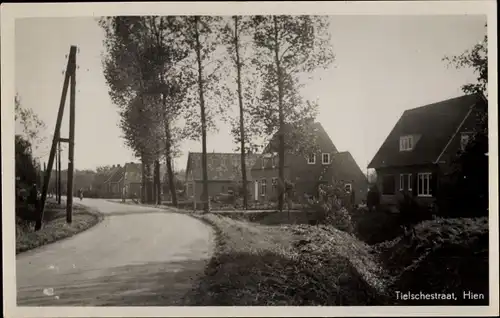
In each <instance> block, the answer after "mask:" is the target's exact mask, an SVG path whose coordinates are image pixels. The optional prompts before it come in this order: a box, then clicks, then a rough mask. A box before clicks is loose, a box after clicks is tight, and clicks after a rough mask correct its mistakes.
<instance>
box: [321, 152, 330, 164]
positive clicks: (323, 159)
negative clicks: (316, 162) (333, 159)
mask: <svg viewBox="0 0 500 318" xmlns="http://www.w3.org/2000/svg"><path fill="white" fill-rule="evenodd" d="M321 162H322V163H323V164H324V165H328V164H330V154H329V153H324V154H322V155H321Z"/></svg>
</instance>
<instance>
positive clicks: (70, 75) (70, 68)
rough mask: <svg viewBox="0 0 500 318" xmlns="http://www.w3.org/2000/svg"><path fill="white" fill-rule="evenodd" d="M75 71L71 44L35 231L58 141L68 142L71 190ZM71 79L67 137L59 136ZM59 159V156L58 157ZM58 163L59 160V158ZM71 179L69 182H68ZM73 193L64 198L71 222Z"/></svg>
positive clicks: (39, 218) (69, 188)
mask: <svg viewBox="0 0 500 318" xmlns="http://www.w3.org/2000/svg"><path fill="white" fill-rule="evenodd" d="M75 73H76V46H71V48H70V51H69V56H68V64H67V65H66V72H65V77H64V83H63V89H62V94H61V101H60V103H59V111H58V113H57V120H56V127H55V131H54V137H53V139H52V147H51V148H50V155H49V162H48V164H47V170H46V172H45V177H44V180H43V188H42V197H41V202H40V203H41V204H40V213H39V215H38V219H37V221H36V225H35V231H38V230H40V229H41V228H42V222H43V214H44V210H45V202H46V199H47V191H48V187H49V180H50V174H51V172H52V167H53V165H54V159H55V156H56V148H57V145H58V143H60V142H68V143H69V144H70V152H69V156H68V157H69V158H68V159H69V163H68V183H71V186H70V185H68V190H71V191H72V188H73V184H72V181H73V180H72V178H73V154H74V137H75V112H74V108H75V86H76V85H75V83H76V81H75ZM70 79H71V91H70V94H71V99H70V104H71V105H70V127H69V132H70V133H69V134H70V136H69V138H61V137H60V131H61V123H62V119H63V114H64V106H65V104H66V96H67V94H68V86H69V84H70ZM59 159H60V158H59ZM59 165H60V160H59ZM69 174H71V180H69ZM70 181H71V182H70ZM72 196H73V193H72V192H69V191H68V193H67V200H66V211H67V220H68V222H71V212H72V206H71V205H72V202H73V200H72V199H73V197H72Z"/></svg>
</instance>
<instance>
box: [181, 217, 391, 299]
mask: <svg viewBox="0 0 500 318" xmlns="http://www.w3.org/2000/svg"><path fill="white" fill-rule="evenodd" d="M202 218H203V219H204V220H205V221H206V222H208V223H210V224H212V225H213V226H214V228H215V229H216V231H217V232H218V244H217V245H218V248H217V251H216V253H215V255H214V257H213V259H212V261H211V262H210V264H209V266H208V268H207V271H206V276H205V277H204V278H202V280H201V282H200V284H199V286H198V288H197V289H196V291H194V293H193V295H191V296H190V297H189V298H190V304H191V305H219V306H224V305H235V306H251V305H268V306H269V305H287V306H298V305H324V306H326V305H377V304H383V303H385V302H386V297H384V296H383V295H382V294H381V292H380V290H383V288H379V289H380V290H379V289H377V288H375V287H373V286H372V285H371V284H370V283H368V282H367V280H368V281H370V277H371V275H373V276H375V275H377V274H378V269H379V267H378V266H377V265H376V263H375V261H374V260H373V257H372V256H371V255H370V248H369V247H368V246H367V245H365V244H363V243H361V242H359V241H358V240H356V239H355V238H354V237H352V236H350V235H348V234H343V233H342V232H341V231H338V230H335V229H330V228H328V227H317V228H316V227H311V226H307V225H289V226H281V227H278V226H263V225H260V224H255V223H250V222H246V221H241V220H235V219H232V218H228V217H224V216H219V215H214V214H209V215H205V216H202ZM332 233H333V234H332ZM332 235H336V236H337V237H336V238H335V239H334V240H335V243H332ZM358 266H359V267H366V268H365V269H364V270H361V271H360V269H359V268H358ZM360 272H362V273H360ZM371 278H372V281H371V283H373V284H374V285H375V286H376V285H377V282H376V281H377V279H376V278H374V277H371ZM382 286H383V283H380V284H379V286H378V287H382Z"/></svg>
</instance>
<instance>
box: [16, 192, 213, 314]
mask: <svg viewBox="0 0 500 318" xmlns="http://www.w3.org/2000/svg"><path fill="white" fill-rule="evenodd" d="M77 203H79V204H80V203H81V204H84V205H87V206H89V207H92V208H94V209H97V210H98V211H100V212H102V213H103V214H104V215H105V218H104V220H103V221H102V222H101V223H99V224H98V225H97V226H95V227H93V228H91V229H89V230H87V231H85V232H83V233H80V234H77V235H76V236H74V237H72V238H69V239H65V240H62V241H59V242H56V243H53V244H49V245H46V246H44V247H41V248H39V249H35V250H32V251H29V252H26V253H22V254H19V255H17V257H16V281H17V291H18V292H17V302H18V306H168V305H181V304H182V303H181V301H182V297H183V296H184V295H185V294H186V293H187V292H188V291H189V290H191V288H192V287H193V284H194V283H195V281H196V278H197V277H198V276H199V275H202V274H203V270H204V267H205V265H206V264H207V262H208V260H209V259H210V257H211V256H212V251H213V247H214V233H213V231H212V229H211V228H210V227H209V226H207V225H205V224H204V223H202V222H200V221H198V220H196V219H194V218H191V217H189V216H186V215H181V214H176V213H170V212H168V210H165V209H155V208H146V207H139V206H132V205H125V204H119V203H112V202H109V201H106V200H100V199H84V200H83V201H81V202H80V201H79V200H78V202H77Z"/></svg>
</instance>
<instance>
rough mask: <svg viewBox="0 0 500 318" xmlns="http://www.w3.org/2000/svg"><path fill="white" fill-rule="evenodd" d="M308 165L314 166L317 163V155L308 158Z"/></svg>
mask: <svg viewBox="0 0 500 318" xmlns="http://www.w3.org/2000/svg"><path fill="white" fill-rule="evenodd" d="M307 163H308V164H310V165H313V164H315V163H316V154H314V153H312V154H310V155H309V157H307Z"/></svg>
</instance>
